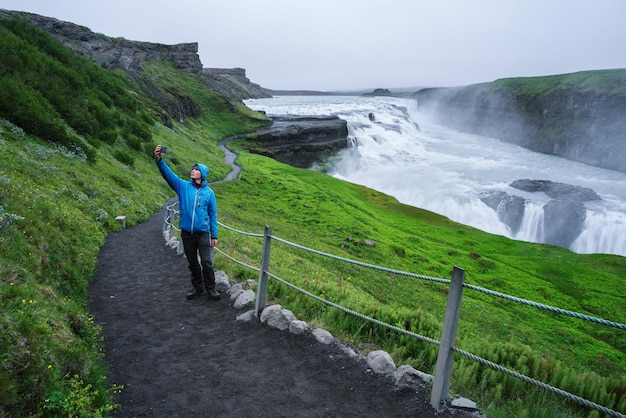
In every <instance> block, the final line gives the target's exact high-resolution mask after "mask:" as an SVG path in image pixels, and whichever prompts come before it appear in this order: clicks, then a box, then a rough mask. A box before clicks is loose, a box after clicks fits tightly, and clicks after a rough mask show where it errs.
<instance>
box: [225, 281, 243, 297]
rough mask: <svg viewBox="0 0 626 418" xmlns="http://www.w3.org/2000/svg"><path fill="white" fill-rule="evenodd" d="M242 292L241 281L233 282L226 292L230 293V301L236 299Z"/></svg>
mask: <svg viewBox="0 0 626 418" xmlns="http://www.w3.org/2000/svg"><path fill="white" fill-rule="evenodd" d="M242 293H243V286H242V285H241V283H235V284H234V285H232V286H231V287H230V289H228V294H229V295H230V300H231V301H233V300H236V299H237V298H238V297H239V295H241V294H242Z"/></svg>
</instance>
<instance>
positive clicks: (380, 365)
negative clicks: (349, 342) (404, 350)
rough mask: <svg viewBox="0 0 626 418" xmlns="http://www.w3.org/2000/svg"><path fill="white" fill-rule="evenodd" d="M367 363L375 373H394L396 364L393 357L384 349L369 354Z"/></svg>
mask: <svg viewBox="0 0 626 418" xmlns="http://www.w3.org/2000/svg"><path fill="white" fill-rule="evenodd" d="M367 364H368V366H369V367H370V368H371V369H372V370H373V371H374V372H375V373H384V374H386V373H393V372H394V371H395V370H396V364H395V363H394V362H393V359H392V358H391V356H390V355H389V353H387V352H386V351H383V350H375V351H372V352H371V353H369V354H368V355H367Z"/></svg>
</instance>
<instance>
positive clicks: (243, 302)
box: [233, 289, 254, 309]
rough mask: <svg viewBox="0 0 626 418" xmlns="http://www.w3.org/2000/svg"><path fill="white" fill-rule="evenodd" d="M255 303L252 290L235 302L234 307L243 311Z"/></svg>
mask: <svg viewBox="0 0 626 418" xmlns="http://www.w3.org/2000/svg"><path fill="white" fill-rule="evenodd" d="M253 301H254V292H253V291H252V290H249V289H248V290H244V291H243V292H241V294H240V295H239V296H238V297H237V300H235V303H234V304H233V306H234V307H235V309H241V308H244V307H246V306H248V305H250V304H251V303H252V302H253Z"/></svg>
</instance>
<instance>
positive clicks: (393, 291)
mask: <svg viewBox="0 0 626 418" xmlns="http://www.w3.org/2000/svg"><path fill="white" fill-rule="evenodd" d="M145 71H146V75H147V77H149V78H150V79H151V80H152V82H153V83H155V84H157V85H160V86H162V87H167V88H175V89H177V90H179V91H182V92H185V94H187V95H189V96H191V97H193V98H194V100H195V101H196V102H197V103H199V104H200V105H201V108H202V111H201V115H200V116H199V117H198V118H197V119H195V120H192V119H188V120H187V121H186V122H185V123H184V124H182V125H181V124H176V126H175V129H174V130H169V129H167V128H165V127H163V126H161V125H159V124H156V125H154V126H153V128H152V134H153V138H152V142H151V143H146V144H145V147H144V148H145V149H146V150H147V151H148V152H145V151H144V152H142V151H136V150H132V149H130V148H128V147H126V146H124V145H123V144H119V143H116V144H113V145H107V144H100V146H99V147H98V148H97V149H96V150H95V152H96V155H95V158H94V160H93V161H92V162H86V161H84V160H82V159H80V158H77V156H76V155H75V154H72V153H70V152H67V150H66V149H63V148H59V147H57V146H53V145H51V144H49V143H47V142H44V141H40V140H38V139H37V138H35V137H32V136H29V135H27V134H26V135H24V134H23V133H22V132H20V129H19V127H15V126H12V125H10V124H6V123H4V122H3V125H2V133H1V134H0V161H2V165H0V198H1V199H0V205H1V207H2V209H3V214H4V219H9V217H8V216H6V214H13V215H19V216H20V217H22V218H23V219H20V218H16V219H13V220H12V221H11V222H10V223H8V224H7V225H3V227H2V229H0V246H2V248H3V252H2V254H1V255H0V301H1V303H2V307H3V310H2V316H1V317H0V339H1V344H0V346H1V347H2V351H0V354H1V356H0V389H1V390H0V396H1V398H0V404H2V405H3V407H4V408H13V409H6V410H5V412H6V413H8V414H9V415H11V414H14V415H16V416H20V415H21V414H25V413H28V412H37V408H41V405H42V402H43V400H44V399H48V400H49V403H50V404H52V405H53V406H54V407H56V408H57V409H62V407H63V402H62V401H69V402H70V404H71V405H74V407H75V408H76V409H82V410H85V411H90V413H91V414H92V415H97V413H99V412H102V411H103V410H106V409H107V408H108V406H107V402H109V401H110V398H109V396H110V394H111V391H113V390H116V389H115V387H110V386H108V385H110V383H109V384H107V383H106V381H105V380H104V375H103V372H104V370H103V368H102V365H101V363H100V357H99V356H100V354H99V351H98V350H99V342H98V335H97V331H98V330H97V327H95V326H94V325H93V323H92V320H91V318H90V315H89V313H88V312H87V311H86V299H85V296H86V285H87V283H88V281H89V280H90V278H91V277H92V276H93V274H94V271H95V266H96V260H97V251H98V249H99V247H100V246H101V245H102V243H103V242H104V237H105V235H106V234H107V233H109V232H111V231H115V230H117V229H119V227H120V226H119V223H117V222H116V221H115V220H114V218H115V216H116V215H118V214H125V215H126V216H127V217H128V223H129V226H132V225H133V224H135V223H137V222H141V221H143V220H144V219H146V218H147V217H148V216H150V214H152V213H154V212H155V211H156V210H158V209H159V208H160V206H161V205H162V204H163V202H164V201H165V200H167V198H169V197H170V196H171V191H170V190H169V189H168V188H167V186H166V185H165V182H164V181H162V180H161V179H160V178H159V176H158V174H157V172H156V169H155V167H154V163H153V162H152V159H151V157H150V155H149V151H150V148H151V147H152V146H153V145H155V144H156V143H162V144H166V145H168V146H170V150H171V153H169V154H168V158H169V159H170V161H172V162H173V166H174V168H175V170H176V171H177V172H178V173H180V174H181V175H184V174H185V173H186V172H187V171H188V169H189V167H190V165H191V164H192V163H193V162H195V161H198V160H201V161H203V162H206V163H207V164H208V165H210V167H211V170H212V173H211V179H217V178H220V177H222V176H223V175H225V174H226V173H227V171H228V167H227V166H226V165H225V164H224V163H223V162H221V160H220V159H221V157H222V153H221V151H220V150H219V149H218V148H217V147H216V144H217V142H218V140H219V139H221V138H224V137H227V136H230V135H233V134H237V133H241V132H245V131H251V130H253V128H254V126H258V125H260V124H261V123H262V121H260V119H258V116H255V117H252V118H251V115H252V112H250V111H249V110H247V109H245V108H244V107H243V106H235V107H234V108H233V106H231V105H228V104H227V103H226V102H224V101H223V100H222V99H221V98H219V97H218V96H216V95H214V94H211V93H209V92H207V91H206V90H204V89H203V88H202V87H201V85H200V84H199V83H197V82H195V80H193V79H192V78H191V77H190V76H189V75H187V74H183V73H181V72H179V71H176V70H173V69H172V68H171V67H169V66H167V65H157V64H150V65H148V66H146V68H145ZM120 77H121V76H120ZM125 82H126V83H128V86H129V88H133V83H132V82H131V81H130V80H127V79H125ZM137 94H138V97H141V94H140V93H139V92H137ZM141 100H142V103H143V106H144V107H146V108H150V107H151V106H154V103H151V102H150V100H148V99H146V98H142V99H141ZM233 110H235V112H233ZM22 128H24V129H26V128H27V127H26V126H23V127H22ZM114 148H117V149H120V148H121V149H123V150H124V151H125V152H127V153H130V154H131V155H132V156H133V158H134V164H133V166H132V167H131V166H128V165H125V164H122V163H120V162H119V161H118V160H116V159H114V158H111V154H112V153H113V150H114ZM240 152H242V149H241V148H240ZM239 162H240V163H241V164H242V165H243V167H244V171H243V172H242V174H241V176H240V179H239V180H237V181H233V182H229V183H222V184H219V185H217V186H216V187H215V191H216V194H217V197H218V202H219V209H220V220H221V221H222V222H223V223H226V224H228V225H231V226H233V227H235V228H237V229H241V230H245V231H252V232H261V231H262V228H263V225H266V224H267V225H270V226H272V228H273V233H274V234H275V235H277V236H279V237H282V238H285V239H287V240H290V241H292V242H296V243H299V244H302V245H306V246H310V247H314V248H317V249H320V250H322V251H327V252H330V253H332V254H336V255H339V256H343V257H348V258H354V259H359V260H361V261H364V262H368V263H373V264H378V265H381V266H387V267H390V268H394V269H399V270H407V271H411V272H414V273H417V274H424V275H429V276H435V277H441V278H449V273H450V270H451V268H452V266H453V265H458V266H460V267H462V268H464V269H465V270H466V281H467V282H468V283H472V284H475V285H478V286H483V287H488V288H490V289H493V290H497V291H501V292H505V293H508V294H512V295H515V296H519V297H523V298H527V299H532V300H534V301H537V302H542V303H546V304H550V305H555V306H559V307H562V308H565V309H570V310H574V311H581V312H582V311H585V312H589V313H590V314H592V315H596V316H600V317H603V318H608V319H612V320H615V321H618V322H621V323H624V322H626V311H625V310H624V298H623V296H622V294H623V293H622V292H621V289H623V288H624V284H625V279H624V278H625V277H626V274H625V273H626V271H625V270H626V260H625V259H624V258H623V257H617V256H606V255H577V254H573V253H571V252H570V251H568V250H565V249H561V248H557V247H551V246H546V245H537V244H529V243H523V242H517V241H512V240H509V239H506V238H502V237H497V236H492V235H489V234H486V233H483V232H481V231H478V230H474V229H472V228H469V227H466V226H463V225H459V224H456V223H454V222H451V221H449V220H448V219H446V218H443V217H441V216H438V215H435V214H433V213H430V212H426V211H423V210H420V209H416V208H411V207H408V206H405V205H401V204H399V203H398V202H397V201H395V199H393V198H390V197H388V196H385V195H383V194H381V193H377V192H375V191H372V190H369V189H366V188H363V187H361V186H356V185H351V184H348V183H345V182H341V181H338V180H336V179H333V178H330V177H328V176H325V175H323V174H321V173H317V172H312V171H308V170H300V169H296V168H292V167H289V166H285V165H283V164H280V163H277V162H275V161H273V160H270V159H267V158H264V157H261V156H257V155H251V154H247V153H245V152H242V155H241V157H240V159H239ZM220 235H221V242H222V247H223V249H224V250H226V251H228V252H229V253H233V254H234V255H236V256H238V257H239V258H242V259H244V260H246V261H249V262H250V263H252V264H257V263H258V260H259V259H260V256H259V254H260V248H259V243H258V240H255V239H251V238H242V237H240V236H237V235H235V234H234V233H232V232H228V231H227V230H225V229H223V230H222V232H221V234H220ZM348 237H352V239H354V241H357V242H358V241H360V240H362V239H372V240H374V241H375V242H376V246H375V247H368V246H356V245H353V244H350V245H349V246H348V247H343V246H342V245H341V244H344V243H347V242H348V241H347V238H348ZM217 262H218V263H219V264H218V266H219V267H221V268H223V269H224V270H225V271H226V272H227V273H229V274H230V275H231V277H232V278H233V279H234V280H236V279H245V278H250V277H251V275H250V273H249V272H246V271H244V270H242V269H241V268H239V267H237V266H236V265H233V264H232V263H230V262H227V261H226V260H224V259H222V258H220V257H218V260H217ZM272 269H273V271H275V272H276V273H277V274H278V275H279V276H281V277H284V278H286V279H289V280H293V281H294V282H296V283H298V284H300V285H302V286H304V287H306V288H308V289H310V290H313V291H315V292H317V293H319V294H322V295H325V296H327V297H329V298H330V299H332V300H337V301H341V302H342V303H345V304H346V305H349V306H350V307H353V308H355V309H356V308H358V310H359V311H362V312H364V313H366V314H368V315H374V316H377V317H378V316H384V318H383V319H385V320H387V321H389V322H391V323H393V324H397V325H399V326H402V327H406V328H408V329H412V328H413V327H419V329H420V331H423V332H424V333H426V334H429V335H428V336H429V337H432V338H437V339H438V338H439V332H440V328H439V327H440V323H441V319H442V317H443V311H444V310H445V286H443V285H439V284H433V283H429V282H423V281H421V280H417V279H407V278H401V277H395V276H394V275H392V274H389V273H381V272H370V271H368V270H366V269H363V268H352V267H346V266H344V265H342V264H339V263H336V262H333V261H331V262H329V261H327V260H322V259H320V258H318V257H317V256H313V255H311V254H309V253H297V252H296V253H294V252H293V251H287V250H286V249H285V248H284V246H281V245H277V244H275V245H274V246H273V252H272ZM272 295H273V297H276V298H280V299H279V301H281V302H283V303H284V304H285V306H287V307H289V308H290V309H292V310H293V311H294V313H296V315H297V316H298V317H299V318H301V319H305V320H308V321H311V322H312V323H314V324H315V323H321V322H324V323H325V325H326V327H327V328H329V329H330V330H331V331H332V332H333V333H335V334H336V335H337V336H339V337H341V338H342V339H344V340H345V341H349V342H354V343H355V344H357V345H359V346H360V347H361V348H364V349H367V348H368V347H374V346H383V347H385V349H388V350H389V351H390V352H392V353H393V355H394V357H395V358H396V360H397V361H398V362H402V363H404V362H405V361H404V360H406V361H408V362H411V363H412V364H413V365H414V366H415V367H417V368H420V369H423V370H425V371H427V372H431V371H432V370H430V369H431V368H432V362H433V359H432V352H433V350H432V349H428V348H426V349H425V351H428V354H427V355H426V356H424V355H422V354H421V353H420V352H419V350H416V349H403V348H402V346H401V345H400V343H398V342H397V341H396V340H392V341H391V342H388V341H387V339H386V337H387V336H388V333H386V332H381V331H380V330H377V329H375V327H369V326H367V325H365V324H362V323H360V322H359V321H346V320H345V319H343V318H342V317H341V315H338V314H336V313H334V311H333V310H329V309H325V308H324V307H323V306H320V305H319V304H316V303H312V302H310V301H305V300H303V299H298V298H297V297H295V296H294V295H293V294H291V293H290V292H287V291H285V290H284V289H282V288H281V287H280V286H272ZM465 295H466V298H465V299H464V303H463V308H462V321H461V327H460V330H459V338H460V341H459V345H460V346H461V348H465V349H468V350H469V351H472V352H474V351H475V352H476V353H477V354H480V355H485V356H488V357H490V356H492V354H490V353H489V346H491V347H501V346H502V344H513V345H514V346H515V347H517V348H514V349H511V351H512V352H514V353H515V352H519V351H515V350H522V349H520V348H519V347H525V346H526V345H527V344H528V345H531V346H532V347H533V350H534V351H535V352H536V353H550V354H549V356H553V357H554V358H556V359H558V360H559V361H560V362H561V363H562V364H564V365H567V366H571V367H573V368H574V369H576V370H578V371H585V370H589V369H590V368H594V369H599V371H600V372H601V374H602V375H604V376H613V377H618V376H623V375H624V374H625V373H626V359H625V353H626V342H625V340H626V338H625V336H624V332H622V331H617V330H613V329H611V328H605V327H602V326H599V325H590V324H586V323H581V322H580V321H577V320H573V319H563V318H558V317H554V316H553V315H552V314H544V313H538V312H537V311H535V310H533V309H532V308H528V307H518V306H516V305H513V304H512V303H509V302H503V301H498V300H494V299H493V298H491V297H487V296H481V295H477V294H474V293H472V292H469V291H466V293H465ZM418 323H419V324H418ZM424 330H425V331H424ZM74 376H76V377H74ZM463 382H464V380H463V378H462V377H461V376H457V377H455V381H454V382H453V385H456V387H455V390H457V391H460V392H463V393H466V394H468V395H472V388H471V387H464V386H463ZM87 384H90V385H93V386H92V388H95V389H97V390H98V392H97V393H96V392H95V391H94V390H91V389H89V388H88V386H87ZM29 408H30V409H29ZM32 408H34V409H32ZM90 408H91V409H90Z"/></svg>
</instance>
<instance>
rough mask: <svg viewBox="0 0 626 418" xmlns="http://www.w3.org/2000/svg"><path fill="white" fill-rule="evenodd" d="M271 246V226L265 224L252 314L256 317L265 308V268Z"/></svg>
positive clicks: (268, 261)
mask: <svg viewBox="0 0 626 418" xmlns="http://www.w3.org/2000/svg"><path fill="white" fill-rule="evenodd" d="M271 247H272V228H270V227H269V226H267V225H265V233H264V237H263V254H262V258H261V269H260V270H259V285H258V286H257V296H256V307H255V309H254V314H255V315H256V316H257V317H258V316H259V312H260V311H262V310H263V308H265V301H266V300H267V269H268V268H269V265H270V248H271Z"/></svg>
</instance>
